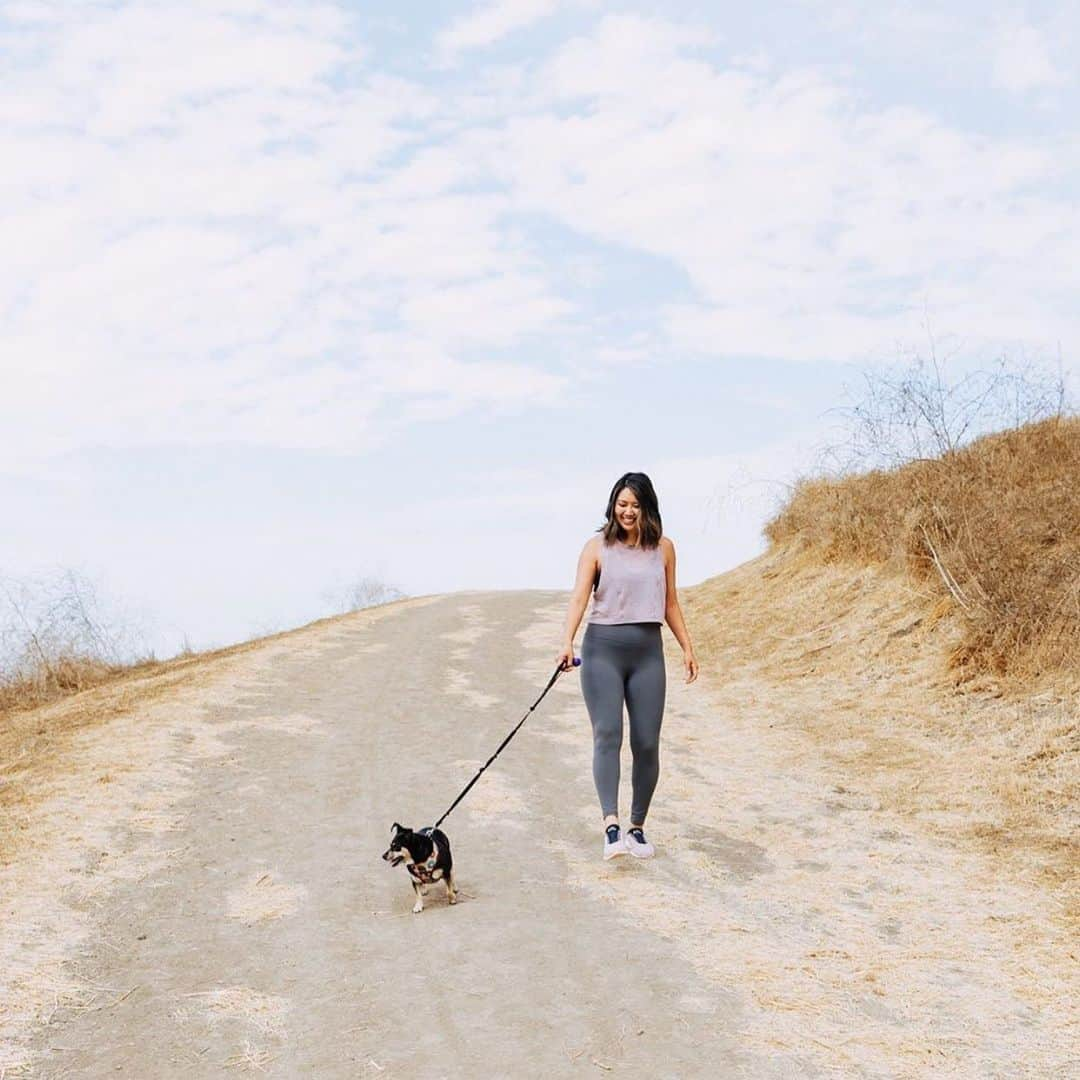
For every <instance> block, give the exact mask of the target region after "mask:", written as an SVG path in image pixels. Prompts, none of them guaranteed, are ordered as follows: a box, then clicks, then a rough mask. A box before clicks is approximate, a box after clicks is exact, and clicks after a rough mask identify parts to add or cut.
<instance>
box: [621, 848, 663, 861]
mask: <svg viewBox="0 0 1080 1080" xmlns="http://www.w3.org/2000/svg"><path fill="white" fill-rule="evenodd" d="M627 854H629V855H633V856H634V858H635V859H651V858H653V856H655V855H656V852H655V851H647V852H645V853H644V854H640V853H639V852H637V851H634V849H633V848H627Z"/></svg>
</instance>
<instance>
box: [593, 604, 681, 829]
mask: <svg viewBox="0 0 1080 1080" xmlns="http://www.w3.org/2000/svg"><path fill="white" fill-rule="evenodd" d="M666 688H667V672H666V670H665V668H664V646H663V641H662V639H661V636H660V623H655V622H652V623H615V624H613V625H610V626H607V625H603V624H600V623H589V625H588V626H587V627H586V628H585V636H584V637H583V638H582V640H581V692H582V694H583V695H584V697H585V706H586V708H587V709H588V710H589V720H590V721H591V723H592V729H593V781H594V783H595V784H596V793H597V795H599V796H600V808H601V810H602V812H603V814H604V816H605V817H607V815H608V814H617V813H618V812H619V751H620V749H621V748H622V736H623V699H624V698H625V699H626V710H627V712H628V713H629V715H630V749H631V751H632V752H633V755H634V769H633V799H632V801H631V805H630V821H631V824H635V825H643V824H644V823H645V815H646V814H647V813H648V810H649V803H650V802H651V801H652V794H653V791H654V790H655V789H656V779H657V777H658V776H659V775H660V722H661V721H662V720H663V718H664V693H665V690H666Z"/></svg>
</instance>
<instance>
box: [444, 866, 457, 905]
mask: <svg viewBox="0 0 1080 1080" xmlns="http://www.w3.org/2000/svg"><path fill="white" fill-rule="evenodd" d="M446 898H447V900H449V901H450V903H451V904H456V903H457V887H456V886H455V885H454V871H453V870H448V871H447V872H446Z"/></svg>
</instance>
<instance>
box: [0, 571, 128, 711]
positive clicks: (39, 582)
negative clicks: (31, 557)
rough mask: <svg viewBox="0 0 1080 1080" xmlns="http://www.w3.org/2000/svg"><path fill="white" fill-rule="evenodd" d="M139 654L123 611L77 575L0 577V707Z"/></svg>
mask: <svg viewBox="0 0 1080 1080" xmlns="http://www.w3.org/2000/svg"><path fill="white" fill-rule="evenodd" d="M145 659H146V657H142V656H139V648H138V636H137V632H136V631H135V630H134V629H133V626H132V624H131V622H130V619H129V617H127V616H124V615H122V614H121V613H120V612H119V611H118V610H117V609H115V608H112V607H109V606H108V605H106V604H104V603H103V602H102V600H101V598H100V595H99V592H98V589H97V587H96V585H95V584H94V582H93V581H92V580H91V579H90V578H89V577H87V576H86V575H85V574H82V573H79V572H78V571H75V570H71V569H60V570H56V571H54V572H52V573H51V574H43V575H38V576H36V577H33V578H24V579H18V580H17V579H14V578H10V577H0V709H9V708H13V707H24V706H30V705H34V704H39V703H40V702H43V701H47V700H49V699H50V698H53V697H56V696H58V695H60V694H66V693H71V692H74V691H78V690H83V689H86V688H87V687H89V686H93V685H96V684H97V683H100V682H102V681H103V680H104V679H106V678H108V677H109V676H110V675H111V674H113V673H114V672H115V671H117V670H120V669H122V668H124V667H126V666H127V665H129V664H131V663H133V662H137V661H138V660H145Z"/></svg>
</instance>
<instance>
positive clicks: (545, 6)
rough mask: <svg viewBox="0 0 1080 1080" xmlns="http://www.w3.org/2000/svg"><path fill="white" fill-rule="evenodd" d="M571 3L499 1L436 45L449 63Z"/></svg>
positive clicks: (455, 25)
mask: <svg viewBox="0 0 1080 1080" xmlns="http://www.w3.org/2000/svg"><path fill="white" fill-rule="evenodd" d="M566 2H567V0H495V3H488V4H484V5H482V6H481V7H478V8H476V9H475V10H473V11H471V12H469V14H468V15H463V16H461V17H459V18H457V19H455V20H454V21H453V22H452V23H451V24H450V25H449V26H448V27H447V28H446V29H445V30H444V31H443V32H442V33H441V34H440V35H439V37H438V40H437V42H436V45H437V47H438V49H439V51H440V53H441V54H442V55H443V57H444V58H446V59H452V58H454V57H456V56H457V55H458V54H460V53H462V52H465V51H466V50H468V49H478V48H484V47H485V46H488V45H492V44H494V43H495V42H496V41H499V40H501V39H502V38H504V37H506V36H507V35H508V34H511V33H514V32H515V31H518V30H522V29H524V28H525V27H526V26H530V25H531V24H532V23H534V22H537V21H538V20H540V19H543V18H545V17H547V16H548V15H552V14H554V13H555V12H556V11H557V10H558V9H559V8H560V7H563V6H565V4H566Z"/></svg>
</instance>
